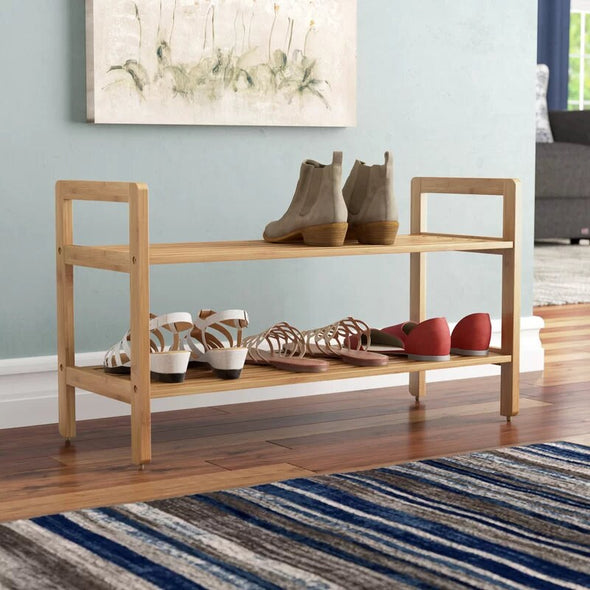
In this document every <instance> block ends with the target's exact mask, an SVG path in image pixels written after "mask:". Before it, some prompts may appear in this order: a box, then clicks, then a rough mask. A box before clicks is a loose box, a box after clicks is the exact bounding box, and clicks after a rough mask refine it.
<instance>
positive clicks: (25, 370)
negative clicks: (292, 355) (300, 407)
mask: <svg viewBox="0 0 590 590" xmlns="http://www.w3.org/2000/svg"><path fill="white" fill-rule="evenodd" d="M543 326H544V322H543V320H542V319H541V318H539V317H536V316H531V317H526V318H522V320H521V355H520V358H521V361H520V362H521V364H520V368H521V372H523V373H527V372H530V371H542V370H543V367H544V351H543V347H542V346H541V339H540V337H539V332H540V330H541V328H542V327H543ZM451 327H452V326H451ZM492 329H493V333H492V346H496V347H497V346H499V344H500V321H499V320H494V321H493V322H492ZM103 355H104V353H83V354H78V355H76V363H77V364H78V365H99V364H101V363H102V359H103ZM56 366H57V357H56V356H44V357H30V358H19V359H5V360H0V428H14V427H17V426H33V425H38V424H52V423H56V422H57V371H56V369H55V367H56ZM499 372H500V368H499V367H497V366H495V365H479V366H475V367H462V368H456V369H440V370H435V371H428V372H427V380H428V381H429V382H433V381H450V380H454V379H467V378H471V377H483V376H488V375H497V374H499ZM407 383H408V375H407V373H401V374H396V375H383V376H378V377H366V378H356V379H342V380H337V381H320V382H317V383H305V384H300V385H286V386H282V387H266V388H263V389H245V390H238V391H226V392H220V393H211V394H199V395H193V396H179V397H171V398H166V399H157V400H153V401H152V410H153V411H154V412H162V411H166V410H180V409H185V408H197V407H205V406H222V405H226V404H235V403H240V402H251V401H262V400H270V399H282V398H289V397H303V396H307V395H318V394H324V393H336V392H344V391H354V390H362V389H374V388H377V387H393V386H397V385H405V384H407ZM128 414H129V406H128V405H127V404H125V403H122V402H117V401H114V400H111V399H108V398H106V397H102V396H100V395H95V394H93V393H89V392H87V391H80V390H78V392H77V396H76V415H77V419H79V420H87V419H91V418H106V417H111V416H123V415H128Z"/></svg>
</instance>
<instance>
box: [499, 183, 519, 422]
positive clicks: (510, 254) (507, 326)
mask: <svg viewBox="0 0 590 590" xmlns="http://www.w3.org/2000/svg"><path fill="white" fill-rule="evenodd" d="M519 193H520V187H519V185H518V184H517V183H516V182H514V181H507V182H506V187H505V192H504V237H505V238H506V239H509V240H513V243H514V247H513V248H512V250H508V251H506V252H504V253H503V254H502V352H503V353H504V354H510V355H512V362H511V363H507V364H505V365H502V369H501V377H500V414H501V415H502V416H505V417H506V418H507V419H508V421H510V418H511V417H512V416H516V414H518V411H519V388H520V272H521V269H520V231H519V228H520V220H519V214H520V204H519V203H520V194H519Z"/></svg>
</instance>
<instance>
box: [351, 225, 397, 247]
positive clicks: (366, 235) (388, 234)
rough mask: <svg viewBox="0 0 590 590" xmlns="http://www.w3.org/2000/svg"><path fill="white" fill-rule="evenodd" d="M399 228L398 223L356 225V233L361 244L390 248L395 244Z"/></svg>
mask: <svg viewBox="0 0 590 590" xmlns="http://www.w3.org/2000/svg"><path fill="white" fill-rule="evenodd" d="M398 228H399V223H398V222H397V221H373V222H371V223H359V224H357V225H355V226H354V233H355V234H356V239H357V240H358V241H359V243H361V244H373V245H384V246H389V245H391V244H393V243H394V242H395V237H396V236H397V230H398Z"/></svg>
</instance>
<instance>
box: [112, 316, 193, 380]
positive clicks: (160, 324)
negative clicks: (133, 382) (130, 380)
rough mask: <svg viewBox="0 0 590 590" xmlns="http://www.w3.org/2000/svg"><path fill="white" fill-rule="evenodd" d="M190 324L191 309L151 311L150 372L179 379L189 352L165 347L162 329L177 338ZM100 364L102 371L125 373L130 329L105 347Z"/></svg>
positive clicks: (128, 359) (158, 376) (156, 376)
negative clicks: (162, 311) (118, 339)
mask: <svg viewBox="0 0 590 590" xmlns="http://www.w3.org/2000/svg"><path fill="white" fill-rule="evenodd" d="M192 327H193V319H192V317H191V314H190V313H187V312H174V313H166V314H162V315H159V316H155V315H154V314H150V372H151V376H152V377H153V378H154V379H156V380H159V381H164V382H167V383H182V382H183V381H184V377H185V375H186V369H187V366H188V361H189V357H190V353H189V352H188V351H183V350H175V349H174V348H175V346H174V343H173V345H172V347H171V348H172V350H171V349H170V348H167V347H166V341H165V339H164V335H163V334H162V332H161V329H164V330H167V331H168V332H171V333H172V334H173V335H174V340H175V341H176V340H178V338H179V334H180V333H181V332H185V331H186V330H190V329H191V328H192ZM103 368H104V371H105V373H119V374H121V373H123V374H127V373H129V372H130V370H131V331H130V330H127V332H126V333H125V335H124V336H123V338H121V340H120V341H119V342H117V344H114V345H113V346H111V348H109V350H107V352H106V354H105V357H104V363H103Z"/></svg>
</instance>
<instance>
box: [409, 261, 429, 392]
mask: <svg viewBox="0 0 590 590" xmlns="http://www.w3.org/2000/svg"><path fill="white" fill-rule="evenodd" d="M425 317H426V254H424V253H422V252H420V253H416V254H410V320H411V321H413V322H417V323H419V322H422V321H424V319H425ZM409 390H410V394H411V395H413V396H414V397H415V398H416V402H419V401H420V399H421V398H423V397H424V396H425V395H426V371H418V372H416V373H410V387H409Z"/></svg>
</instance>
